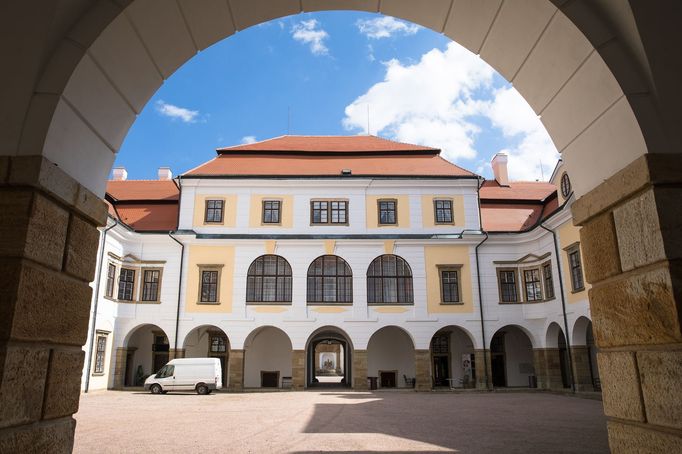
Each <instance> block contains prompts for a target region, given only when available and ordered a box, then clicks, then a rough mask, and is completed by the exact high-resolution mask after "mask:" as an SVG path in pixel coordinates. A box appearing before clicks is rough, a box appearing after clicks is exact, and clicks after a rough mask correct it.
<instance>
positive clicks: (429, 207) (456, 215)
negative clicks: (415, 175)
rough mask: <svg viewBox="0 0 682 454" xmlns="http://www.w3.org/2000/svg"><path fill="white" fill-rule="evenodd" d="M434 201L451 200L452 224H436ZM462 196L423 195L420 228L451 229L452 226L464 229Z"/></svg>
mask: <svg viewBox="0 0 682 454" xmlns="http://www.w3.org/2000/svg"><path fill="white" fill-rule="evenodd" d="M434 199H450V200H452V217H453V221H454V222H453V223H452V224H436V218H435V215H434V210H433V200H434ZM464 222H465V219H464V196H461V195H423V196H422V226H424V227H429V228H430V227H436V228H438V227H451V226H453V225H456V226H460V227H464Z"/></svg>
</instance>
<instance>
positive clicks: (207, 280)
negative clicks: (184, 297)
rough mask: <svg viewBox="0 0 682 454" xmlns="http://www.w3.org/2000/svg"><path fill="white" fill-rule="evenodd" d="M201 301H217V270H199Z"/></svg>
mask: <svg viewBox="0 0 682 454" xmlns="http://www.w3.org/2000/svg"><path fill="white" fill-rule="evenodd" d="M200 301H201V302H202V303H216V302H218V271H205V270H204V271H202V272H201V299H200Z"/></svg>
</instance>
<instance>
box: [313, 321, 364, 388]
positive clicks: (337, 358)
mask: <svg viewBox="0 0 682 454" xmlns="http://www.w3.org/2000/svg"><path fill="white" fill-rule="evenodd" d="M325 360H326V361H331V362H333V364H329V363H327V364H325V363H326V361H325ZM330 366H331V367H330ZM352 384H353V344H352V343H351V340H350V337H349V336H348V334H347V333H346V332H345V331H344V330H342V329H340V328H337V327H335V326H325V327H323V328H320V329H317V330H315V332H314V333H313V334H311V335H310V337H309V338H308V341H307V342H306V378H305V386H306V387H315V386H326V387H333V386H341V387H351V386H352Z"/></svg>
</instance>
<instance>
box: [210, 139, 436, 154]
mask: <svg viewBox="0 0 682 454" xmlns="http://www.w3.org/2000/svg"><path fill="white" fill-rule="evenodd" d="M217 151H218V153H230V152H240V151H254V152H263V151H265V152H268V151H276V152H305V153H355V152H360V153H363V152H374V153H377V152H396V151H398V152H400V151H406V152H413V151H423V152H432V153H438V152H439V151H440V150H438V149H437V148H431V147H425V146H422V145H414V144H410V143H403V142H396V141H393V140H389V139H384V138H381V137H377V136H289V135H287V136H280V137H274V138H272V139H267V140H261V141H260V142H255V143H249V144H243V145H235V146H232V147H225V148H218V150H217Z"/></svg>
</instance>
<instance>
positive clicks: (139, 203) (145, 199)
mask: <svg viewBox="0 0 682 454" xmlns="http://www.w3.org/2000/svg"><path fill="white" fill-rule="evenodd" d="M107 196H108V199H109V200H108V201H107V202H108V203H109V205H110V209H109V214H110V215H112V216H113V217H115V218H116V219H118V220H119V221H121V222H123V223H124V224H126V225H128V226H129V227H131V228H132V229H133V230H136V231H140V232H144V231H171V230H176V229H177V225H178V204H179V196H180V191H179V190H178V187H177V186H176V184H175V182H174V181H172V180H123V181H109V182H107Z"/></svg>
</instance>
